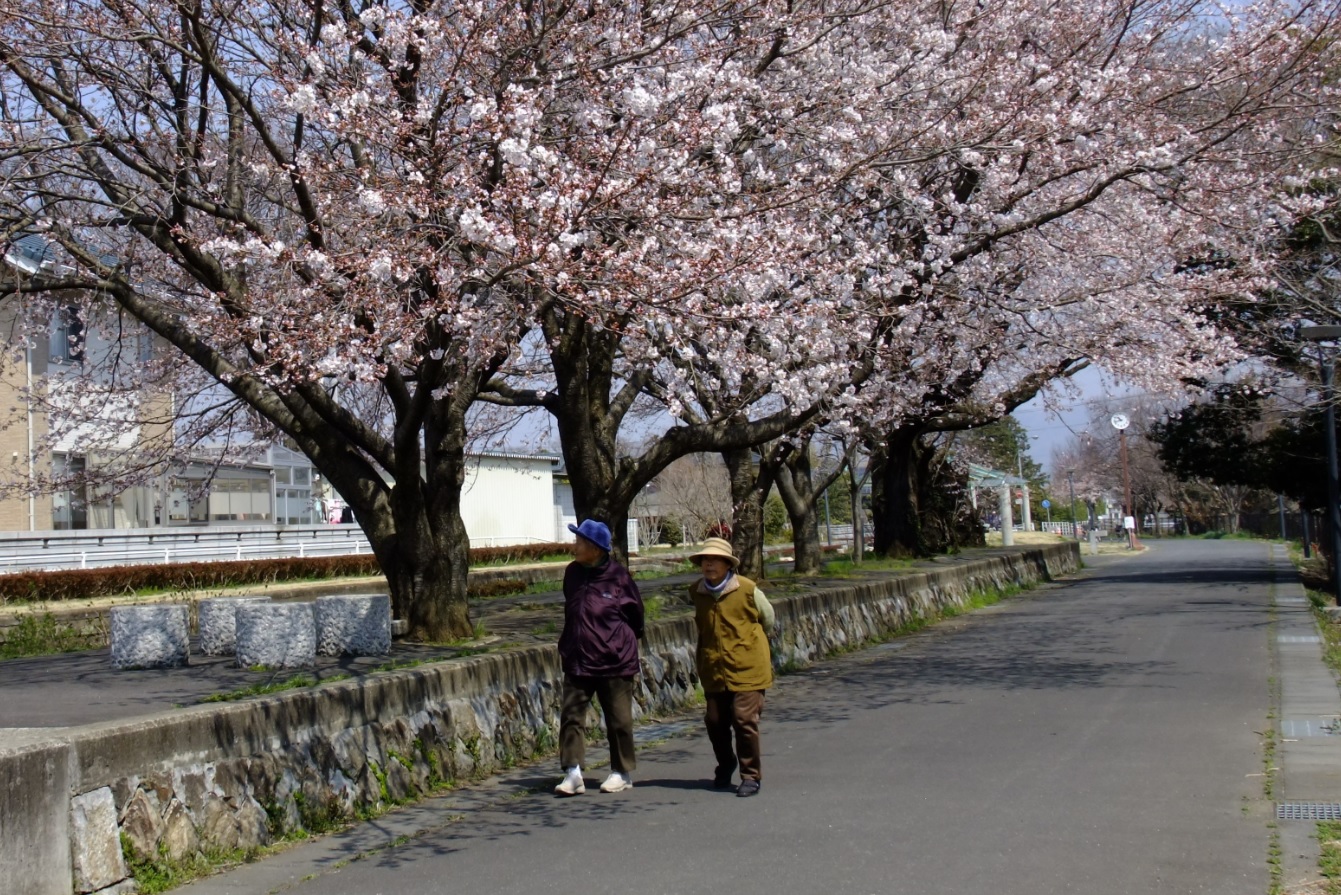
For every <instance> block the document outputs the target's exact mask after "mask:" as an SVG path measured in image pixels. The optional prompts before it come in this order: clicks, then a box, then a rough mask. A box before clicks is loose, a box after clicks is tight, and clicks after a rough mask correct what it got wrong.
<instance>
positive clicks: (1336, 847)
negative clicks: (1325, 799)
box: [1318, 820, 1341, 895]
mask: <svg viewBox="0 0 1341 895" xmlns="http://www.w3.org/2000/svg"><path fill="white" fill-rule="evenodd" d="M1318 846H1319V850H1320V852H1321V853H1320V854H1319V855H1318V869H1319V870H1320V871H1321V872H1322V877H1323V879H1325V880H1326V881H1327V882H1326V885H1327V889H1326V891H1327V893H1328V895H1341V821H1335V820H1329V821H1323V822H1322V823H1319V824H1318Z"/></svg>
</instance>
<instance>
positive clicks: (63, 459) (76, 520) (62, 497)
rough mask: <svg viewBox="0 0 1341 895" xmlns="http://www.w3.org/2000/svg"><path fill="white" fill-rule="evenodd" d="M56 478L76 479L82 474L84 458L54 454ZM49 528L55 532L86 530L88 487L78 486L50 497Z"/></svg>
mask: <svg viewBox="0 0 1341 895" xmlns="http://www.w3.org/2000/svg"><path fill="white" fill-rule="evenodd" d="M52 459H53V460H54V461H55V464H56V470H57V476H61V475H65V476H71V477H78V476H80V475H81V474H82V473H83V472H84V458H83V457H72V456H70V455H68V454H64V455H63V454H56V455H54V456H53V458H52ZM51 527H52V528H54V529H56V530H57V531H70V530H74V529H79V530H82V529H86V528H88V486H86V485H80V486H78V487H75V488H70V489H68V490H65V491H57V492H55V493H54V494H52V495H51Z"/></svg>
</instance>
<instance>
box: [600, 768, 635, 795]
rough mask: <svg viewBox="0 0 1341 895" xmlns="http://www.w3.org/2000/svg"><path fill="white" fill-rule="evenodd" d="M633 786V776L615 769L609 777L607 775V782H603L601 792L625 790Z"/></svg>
mask: <svg viewBox="0 0 1341 895" xmlns="http://www.w3.org/2000/svg"><path fill="white" fill-rule="evenodd" d="M632 787H633V778H632V777H630V776H629V775H628V774H621V773H619V771H614V772H612V773H611V774H610V776H609V777H606V778H605V782H604V783H602V784H601V792H623V791H624V790H626V789H631V788H632Z"/></svg>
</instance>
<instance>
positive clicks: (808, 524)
mask: <svg viewBox="0 0 1341 895" xmlns="http://www.w3.org/2000/svg"><path fill="white" fill-rule="evenodd" d="M775 477H776V480H777V483H778V494H779V495H780V496H781V497H782V505H783V506H784V507H786V508H787V518H788V519H789V520H790V521H791V523H792V556H793V565H792V571H793V572H795V573H796V574H798V575H814V574H816V573H817V572H819V570H820V567H821V565H822V564H823V562H824V555H823V551H822V550H821V549H820V538H819V513H818V512H817V511H816V501H817V498H818V495H817V494H816V493H815V482H814V479H813V478H812V475H811V465H810V441H809V439H806V440H805V441H803V442H802V444H801V447H800V449H799V450H794V451H791V452H789V453H788V454H787V455H786V456H785V457H782V458H780V459H779V462H778V463H777V464H776V472H775ZM827 486H828V484H827V483H826V485H825V487H827ZM853 531H854V532H855V531H856V529H855V527H854V529H853Z"/></svg>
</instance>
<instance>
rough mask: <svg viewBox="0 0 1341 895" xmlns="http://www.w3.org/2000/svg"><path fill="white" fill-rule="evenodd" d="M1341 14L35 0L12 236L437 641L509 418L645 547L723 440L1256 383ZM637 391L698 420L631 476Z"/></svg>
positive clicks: (1, 65)
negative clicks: (225, 430) (673, 470)
mask: <svg viewBox="0 0 1341 895" xmlns="http://www.w3.org/2000/svg"><path fill="white" fill-rule="evenodd" d="M1337 24H1338V23H1337V2H1336V0H1303V2H1284V0H1268V2H1264V3H1262V4H1259V5H1256V6H1253V7H1250V8H1246V9H1244V10H1242V11H1238V12H1236V13H1235V14H1234V15H1233V16H1229V15H1225V14H1223V13H1222V12H1221V11H1219V9H1218V7H1216V6H1214V5H1213V4H1209V3H1200V2H1195V0H1185V2H1184V0H1102V2H1099V3H1098V4H1097V5H1096V4H1088V5H1085V6H1083V7H1082V6H1080V5H1076V4H1065V3H1060V2H1055V0H1002V2H994V3H991V4H983V5H961V4H952V3H946V2H939V0H928V2H914V3H890V4H866V3H861V2H855V3H850V4H841V5H839V6H833V5H831V4H823V3H810V2H792V3H787V4H772V3H767V2H748V0H718V2H688V3H685V2H679V3H658V2H651V3H635V4H613V3H606V2H599V0H592V2H589V3H585V4H566V3H562V2H559V3H547V2H543V3H533V2H525V3H520V4H507V3H479V2H467V3H456V4H442V3H435V2H433V0H420V2H416V3H413V4H403V5H402V4H384V3H374V2H348V0H342V2H341V3H338V4H335V5H333V6H332V5H327V4H318V3H313V2H310V0H258V2H256V3H253V4H250V5H241V6H240V5H237V4H225V3H218V2H206V0H175V2H173V0H73V2H69V3H62V4H56V3H54V2H51V0H33V2H30V3H26V4H23V5H22V6H21V7H20V6H16V5H11V6H9V7H6V8H5V9H4V10H3V11H0V221H3V226H4V227H5V229H6V231H7V233H8V234H10V235H11V236H14V235H18V234H40V237H41V238H42V239H43V240H46V241H48V242H49V243H50V244H52V245H53V246H56V247H58V248H59V256H58V258H57V259H55V261H56V263H54V264H53V265H51V266H50V267H48V268H44V269H43V270H41V271H40V272H38V273H37V274H36V275H34V276H32V277H28V278H25V279H23V280H21V281H18V282H14V283H10V284H9V285H6V286H5V287H3V289H4V292H5V293H7V294H16V295H19V296H21V297H22V298H23V299H24V300H25V301H27V300H32V301H45V300H52V297H53V296H57V295H78V296H84V297H85V298H83V299H80V301H83V302H92V301H94V300H95V297H96V300H97V301H99V302H102V303H103V304H104V306H106V307H108V308H115V310H116V312H117V313H118V314H122V315H125V316H126V317H127V318H129V319H134V320H136V321H140V322H142V323H143V324H145V325H147V326H148V327H149V329H150V330H152V331H153V332H154V333H155V334H156V335H157V337H159V338H160V339H161V340H163V342H164V343H165V344H167V345H169V346H171V348H172V349H173V350H174V351H175V352H176V353H175V354H171V355H169V356H170V358H171V361H170V362H176V363H179V364H180V363H189V364H194V365H195V366H196V367H198V368H199V369H200V370H202V371H203V372H204V374H205V375H206V376H208V377H209V379H210V380H211V381H212V382H213V383H215V384H216V386H217V388H218V389H220V390H222V391H223V392H225V393H226V394H227V395H228V396H229V399H230V401H231V402H233V403H234V404H236V405H244V406H245V407H246V409H247V410H246V412H247V414H249V415H251V416H252V417H254V418H255V419H256V420H257V421H258V423H259V428H261V429H264V428H266V427H270V428H272V429H273V430H274V431H276V432H278V433H280V434H282V435H283V436H284V437H286V438H287V439H290V440H291V441H292V442H293V443H295V444H296V445H297V446H298V447H299V448H300V449H301V450H303V451H304V452H305V453H306V454H307V455H308V456H309V457H310V458H311V459H312V461H313V462H314V464H316V466H317V467H318V468H319V469H320V470H321V472H322V473H323V474H324V475H325V476H326V477H327V479H328V480H329V481H330V482H331V484H332V485H333V486H334V487H335V488H336V489H337V490H338V491H339V492H340V493H341V494H342V495H343V496H345V498H346V499H347V500H348V501H349V502H350V504H351V505H352V506H353V507H354V509H355V513H356V517H357V518H358V519H359V522H360V524H361V525H362V526H363V527H364V528H365V530H366V531H367V532H368V535H369V538H370V540H371V542H372V543H373V547H374V550H375V551H376V553H377V555H378V558H379V560H380V561H381V564H382V567H383V569H384V570H385V571H386V574H387V576H388V581H389V583H390V586H391V591H392V595H393V601H394V603H395V606H396V609H397V612H398V613H400V614H402V615H403V616H405V617H406V618H408V619H409V620H410V623H411V629H412V631H413V632H414V633H415V634H416V635H417V636H420V637H430V638H433V637H446V636H451V635H455V634H460V633H463V632H465V631H467V630H468V629H469V624H468V618H467V613H466V608H465V602H464V592H465V591H464V585H465V573H466V552H465V550H466V546H467V543H468V541H467V533H466V532H465V530H464V528H463V526H462V524H461V521H460V515H459V512H458V510H459V494H460V486H461V481H462V477H463V475H464V465H463V464H464V459H463V455H464V449H465V445H466V442H467V438H468V435H469V427H468V420H469V419H470V412H471V407H472V405H473V404H474V403H475V402H476V401H477V400H478V399H479V398H480V397H481V396H482V395H483V396H485V397H487V398H488V399H489V400H492V401H496V402H498V403H501V404H505V405H507V404H511V405H514V406H540V407H544V408H545V409H546V410H547V411H548V412H550V413H551V414H552V415H553V417H554V419H555V422H556V425H557V428H558V430H559V434H560V438H561V442H562V448H563V451H564V454H565V458H566V460H567V464H568V468H569V471H570V474H571V475H572V477H573V484H574V494H575V503H576V504H577V509H578V512H579V513H580V514H583V515H602V516H604V517H605V518H606V519H607V521H609V522H610V523H611V524H612V527H613V528H614V530H615V532H616V535H617V537H619V538H621V539H622V538H623V536H624V534H623V533H624V527H623V525H622V522H623V520H624V519H625V518H626V517H627V513H628V507H629V505H630V503H631V502H632V499H633V496H634V495H635V494H636V493H637V491H638V490H639V489H640V488H641V487H642V486H643V485H644V484H645V483H646V482H647V481H650V480H651V478H652V477H653V476H655V475H656V473H657V472H659V471H660V470H661V469H663V468H665V466H666V465H668V464H669V463H670V462H672V461H673V460H674V459H675V458H676V457H679V456H683V455H684V454H686V453H690V452H693V451H695V450H712V451H723V450H738V449H741V448H746V447H749V446H751V445H758V444H761V443H763V442H764V441H767V440H769V439H772V438H776V437H779V436H782V435H784V434H786V433H788V432H790V431H794V430H797V429H798V428H799V427H802V426H804V425H808V424H809V423H811V422H812V421H817V420H819V419H820V418H823V419H825V420H830V421H832V422H833V423H834V424H836V425H840V426H842V425H846V426H847V427H849V430H850V431H855V430H856V429H857V427H858V426H860V427H862V429H863V430H864V431H866V432H870V433H876V434H875V435H874V436H873V439H872V440H873V442H874V443H875V444H877V445H879V444H893V443H896V442H898V441H899V440H900V439H899V438H896V437H895V435H896V434H897V433H899V432H900V431H901V429H902V428H903V427H904V426H905V425H914V426H928V425H944V420H945V419H947V418H950V417H954V418H955V419H961V418H962V419H965V420H970V419H971V420H976V421H979V422H982V421H986V420H988V419H991V418H995V417H997V416H1000V415H1001V414H1002V413H1004V412H1005V409H1006V408H1005V404H1007V403H1009V400H1010V396H1011V395H1015V394H1020V393H1021V390H1022V389H1027V388H1028V387H1030V384H1031V383H1033V382H1035V381H1037V380H1039V379H1040V378H1043V379H1046V378H1047V377H1048V376H1051V375H1057V374H1059V373H1063V372H1065V371H1066V370H1067V369H1069V368H1070V366H1071V365H1073V364H1075V363H1079V362H1083V361H1084V360H1085V359H1091V358H1100V357H1102V358H1103V359H1104V361H1105V363H1107V364H1109V365H1110V366H1111V367H1114V368H1116V369H1118V370H1119V371H1120V372H1124V373H1125V372H1131V373H1133V374H1137V375H1139V376H1141V377H1145V379H1146V380H1159V381H1167V380H1168V379H1170V378H1172V377H1174V376H1176V375H1180V374H1182V373H1184V372H1188V371H1193V370H1202V369H1205V368H1208V367H1210V366H1213V365H1215V364H1217V363H1219V362H1221V361H1223V360H1224V359H1225V358H1227V357H1231V356H1232V355H1233V352H1234V346H1233V344H1232V343H1230V342H1228V341H1227V340H1225V339H1224V338H1222V337H1221V336H1220V334H1219V333H1218V332H1217V331H1216V330H1215V328H1214V327H1211V326H1208V325H1206V316H1205V314H1203V313H1201V311H1200V309H1201V308H1202V307H1203V306H1204V305H1205V304H1206V303H1207V302H1208V301H1209V300H1210V299H1212V298H1214V297H1217V296H1223V295H1226V294H1239V293H1244V294H1246V293H1247V292H1248V291H1249V290H1250V288H1251V287H1252V286H1253V285H1254V284H1255V283H1259V282H1260V280H1261V278H1262V277H1263V276H1265V275H1266V274H1267V273H1269V272H1270V267H1271V265H1270V262H1271V254H1270V252H1271V242H1270V240H1269V238H1268V236H1269V234H1270V233H1272V232H1273V231H1278V230H1279V229H1280V228H1281V227H1283V226H1286V225H1288V224H1289V222H1290V221H1292V220H1294V219H1296V218H1298V217H1299V216H1300V215H1301V214H1306V213H1309V212H1310V211H1311V210H1313V209H1315V208H1316V204H1317V202H1316V198H1315V197H1312V196H1310V195H1309V194H1307V193H1306V192H1301V191H1299V190H1293V191H1291V190H1290V189H1288V187H1289V185H1290V182H1291V180H1290V179H1291V178H1294V181H1293V182H1298V179H1299V178H1301V177H1307V176H1311V174H1312V170H1311V167H1310V166H1312V165H1314V162H1315V161H1316V159H1314V158H1311V157H1308V156H1307V154H1305V153H1301V151H1300V145H1299V144H1300V141H1299V139H1298V138H1299V137H1301V136H1303V135H1308V134H1311V133H1313V132H1315V131H1316V130H1317V128H1318V122H1320V121H1325V120H1326V119H1325V114H1326V112H1327V110H1328V109H1331V108H1334V107H1335V104H1334V100H1335V97H1334V90H1335V87H1334V86H1333V85H1332V83H1331V82H1329V81H1328V80H1327V79H1326V77H1325V74H1326V72H1327V71H1329V70H1330V68H1329V67H1333V66H1334V64H1335V59H1334V56H1335V54H1336V52H1337V48H1336V46H1335V43H1336V42H1335V41H1334V40H1332V39H1331V37H1330V35H1331V34H1332V33H1334V31H1335V29H1336V27H1337ZM1282 134H1289V135H1291V139H1288V140H1287V139H1283V138H1282V137H1281V135H1282ZM41 316H42V315H41V314H33V315H28V317H29V318H30V319H33V320H36V319H39V318H40V317H41ZM48 319H50V318H49V317H48ZM1152 358H1157V359H1158V362H1157V363H1151V359H1152ZM355 396H359V397H360V403H359V404H358V405H355V404H354V403H352V401H353V398H354V397H355ZM645 401H654V402H656V403H657V404H658V405H659V406H660V407H662V408H664V411H665V414H666V419H667V420H668V422H667V423H666V425H665V427H664V431H663V432H661V433H660V437H659V438H657V439H655V440H654V441H653V442H651V445H650V447H649V448H648V449H647V451H645V452H643V453H641V454H639V455H638V456H630V455H621V454H620V451H619V447H618V446H619V444H620V432H621V429H622V428H624V427H625V426H626V425H627V422H626V421H627V420H629V414H630V411H631V410H632V409H633V408H634V407H635V406H636V405H638V404H639V402H645ZM230 413H233V414H234V415H236V412H235V411H233V410H232V409H231V408H230V407H228V406H225V405H222V404H221V405H219V407H218V408H217V410H216V414H218V415H223V416H227V415H228V414H230ZM128 422H131V421H128ZM624 440H625V441H628V440H629V439H628V438H627V437H626V438H625V439H624ZM896 468H897V464H896Z"/></svg>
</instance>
